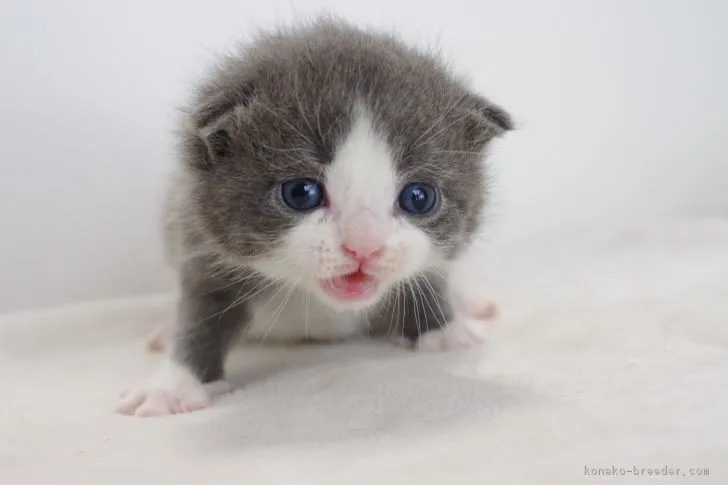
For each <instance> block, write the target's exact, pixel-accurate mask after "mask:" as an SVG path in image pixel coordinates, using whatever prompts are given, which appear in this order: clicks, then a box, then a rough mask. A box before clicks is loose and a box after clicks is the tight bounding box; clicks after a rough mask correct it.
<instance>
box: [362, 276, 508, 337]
mask: <svg viewBox="0 0 728 485" xmlns="http://www.w3.org/2000/svg"><path fill="white" fill-rule="evenodd" d="M453 300H454V301H453ZM496 314H497V307H496V306H495V304H493V303H491V302H488V301H486V300H477V299H475V300H473V299H463V298H457V297H452V298H451V297H449V296H448V292H447V288H446V287H445V285H444V283H443V282H442V281H441V280H440V279H437V278H432V277H425V276H420V277H418V278H416V279H414V280H412V282H411V283H407V284H404V285H402V286H401V287H400V288H398V289H397V290H396V291H394V292H393V294H392V295H390V296H389V298H388V301H387V302H385V303H384V304H383V305H382V306H381V308H380V310H379V311H378V312H377V321H376V324H375V325H373V328H374V329H375V332H378V333H387V334H388V336H389V337H390V339H392V340H393V341H394V342H395V343H398V344H400V345H406V346H411V347H413V348H414V349H415V350H450V349H455V348H467V347H472V346H475V345H479V344H481V343H483V342H485V340H486V338H487V330H488V327H489V325H488V321H489V320H491V319H492V318H494V317H495V316H496Z"/></svg>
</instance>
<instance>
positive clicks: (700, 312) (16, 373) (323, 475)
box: [0, 221, 728, 485]
mask: <svg viewBox="0 0 728 485" xmlns="http://www.w3.org/2000/svg"><path fill="white" fill-rule="evenodd" d="M488 251H489V253H490V254H492V255H493V258H492V259H493V260H494V261H490V262H487V264H485V265H484V266H483V267H484V268H487V269H488V272H487V274H486V275H485V276H483V281H485V282H487V287H488V288H489V290H490V292H491V294H490V295H489V296H492V298H493V299H495V300H496V301H497V302H498V303H499V304H500V306H501V309H502V312H503V315H502V318H501V319H500V321H499V322H498V323H496V324H495V325H496V327H495V329H494V330H493V332H492V338H491V341H490V343H489V344H488V345H486V346H485V347H483V348H480V349H477V350H474V351H468V352H455V353H447V354H422V353H416V352H408V351H405V350H402V349H399V348H395V347H392V346H389V345H387V344H383V343H372V342H355V343H351V344H346V345H330V346H316V347H306V348H296V349H280V348H279V349H264V348H260V347H253V348H240V349H237V350H236V351H235V352H234V354H233V356H232V358H231V360H230V363H229V364H230V365H229V369H230V373H229V375H230V376H231V378H232V380H233V382H234V383H235V384H236V386H237V389H236V391H235V392H234V393H233V394H231V395H228V396H225V397H223V398H221V399H219V400H218V401H216V402H215V403H214V406H213V407H212V408H211V409H208V410H205V411H202V412H197V413H193V414H188V415H178V416H172V417H169V418H156V419H152V418H150V419H142V418H131V417H125V416H119V415H115V414H114V412H113V408H114V405H115V399H116V397H117V394H118V392H119V391H120V390H121V389H122V388H123V387H125V386H126V385H128V384H133V383H134V382H135V381H136V379H141V378H143V377H145V376H146V375H147V374H148V373H149V372H150V370H151V369H152V368H153V367H154V365H155V363H156V361H158V359H159V356H154V355H150V354H147V353H146V352H145V349H144V345H143V344H144V338H145V337H146V336H147V335H148V334H149V333H150V331H151V330H152V329H153V327H154V326H155V325H157V324H158V323H159V322H163V321H165V320H167V319H169V318H171V317H172V306H171V300H170V298H147V299H137V300H131V301H115V302H103V303H94V304H88V305H82V306H76V307H73V308H65V309H58V310H52V311H44V312H32V313H25V314H17V315H11V316H6V317H2V318H1V319H0V384H1V387H0V483H2V484H13V485H14V484H35V483H38V484H66V483H67V484H73V485H83V484H116V483H119V484H122V483H123V484H141V485H143V484H165V483H173V484H187V483H190V484H200V483H203V480H204V481H207V480H209V481H213V482H219V483H226V484H227V483H250V484H266V483H282V484H303V483H311V484H317V485H319V484H327V483H332V484H350V483H352V484H358V483H361V484H381V483H415V484H430V483H431V484H450V483H473V484H486V483H493V484H499V485H500V484H520V483H522V484H551V483H552V484H558V485H563V484H570V483H579V484H581V483H590V482H593V483H615V484H617V483H625V484H627V483H660V484H668V483H681V484H682V483H695V484H707V483H719V484H726V483H728V221H694V222H682V223H674V224H665V225H657V226H656V225H653V226H650V227H642V228H632V229H629V230H623V231H619V232H617V233H612V234H610V235H608V236H606V237H589V238H585V237H583V234H582V236H580V237H578V238H577V237H575V236H574V235H571V236H569V237H566V236H564V237H563V238H562V239H561V240H560V241H557V242H555V243H549V244H545V243H544V244H535V243H534V244H531V245H522V246H519V247H508V248H506V247H498V246H494V247H491V248H490V249H489V250H488ZM479 277H480V276H479ZM678 469H679V470H678ZM655 471H657V473H658V474H659V475H657V476H655V475H653V474H654V473H655ZM612 473H616V474H617V476H616V477H615V476H612V475H611V474H612ZM622 473H624V475H623V476H620V474H622ZM635 473H637V474H638V475H639V477H637V478H635V476H634V475H635ZM663 473H664V474H665V475H662V474H663ZM694 474H700V475H703V476H697V475H694ZM705 474H709V475H708V476H704V475H705ZM594 475H608V476H594Z"/></svg>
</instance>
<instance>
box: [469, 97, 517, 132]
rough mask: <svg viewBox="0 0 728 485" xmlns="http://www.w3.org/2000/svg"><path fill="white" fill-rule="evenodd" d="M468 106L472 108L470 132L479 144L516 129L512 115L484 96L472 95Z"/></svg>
mask: <svg viewBox="0 0 728 485" xmlns="http://www.w3.org/2000/svg"><path fill="white" fill-rule="evenodd" d="M468 108H469V109H470V110H472V116H471V117H470V119H469V121H470V126H469V127H468V134H469V135H470V138H471V140H473V141H475V142H476V143H478V144H484V143H487V142H488V141H489V140H491V139H492V138H494V137H497V136H503V135H505V134H506V133H507V132H509V131H512V130H514V129H515V123H514V121H513V118H512V117H511V115H510V114H509V113H508V112H507V111H506V110H504V109H503V108H501V107H500V106H498V105H496V104H493V103H491V102H490V101H488V100H487V99H485V98H484V97H482V96H478V95H476V94H473V95H471V96H470V97H469V99H468Z"/></svg>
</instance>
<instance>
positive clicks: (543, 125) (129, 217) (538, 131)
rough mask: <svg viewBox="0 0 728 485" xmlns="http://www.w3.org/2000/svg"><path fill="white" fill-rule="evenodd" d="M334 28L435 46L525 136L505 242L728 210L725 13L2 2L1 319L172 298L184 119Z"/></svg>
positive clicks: (505, 214)
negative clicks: (209, 80) (219, 83)
mask: <svg viewBox="0 0 728 485" xmlns="http://www.w3.org/2000/svg"><path fill="white" fill-rule="evenodd" d="M322 10H328V11H333V12H336V13H339V14H341V15H343V16H346V17H347V18H349V19H352V20H355V21H357V22H359V23H362V24H365V25H374V26H379V27H385V28H396V29H397V30H398V31H400V32H401V33H402V34H403V35H404V36H405V37H406V38H408V39H411V40H412V41H416V42H429V43H433V42H437V43H439V45H440V46H441V47H442V48H443V50H444V51H445V52H446V53H447V54H449V55H451V56H452V57H454V58H455V59H456V65H457V66H458V68H459V70H460V71H462V72H464V73H469V74H471V75H472V79H473V83H474V86H475V87H476V88H477V89H479V90H480V91H482V92H483V93H485V94H487V95H489V96H490V97H492V98H493V99H494V100H496V101H498V102H499V103H501V104H503V105H504V106H505V107H507V108H508V109H509V110H510V111H512V112H513V114H514V115H515V116H516V117H517V119H518V121H519V122H520V125H521V130H520V131H519V132H518V133H515V134H513V135H511V136H509V137H508V138H507V139H506V140H504V141H502V142H501V143H500V144H499V145H498V146H497V149H496V153H495V157H494V162H495V163H496V164H497V167H498V194H499V203H498V207H497V211H498V213H499V217H500V220H501V225H500V226H499V227H500V230H501V231H502V234H504V235H505V236H504V237H507V238H515V239H519V238H525V237H530V236H532V235H533V234H538V233H540V232H542V231H550V230H556V229H558V228H561V227H564V226H572V225H576V224H582V223H586V222H591V223H597V224H600V225H602V224H606V223H612V222H614V221H619V220H624V219H627V218H631V219H634V218H643V217H650V218H652V217H659V216H666V215H684V214H692V213H695V214H698V213H726V212H727V209H728V148H727V147H726V142H725V141H723V140H724V137H723V136H724V135H723V133H724V131H725V129H726V126H728V96H727V95H726V93H725V89H726V86H728V69H727V66H728V33H727V32H726V31H727V29H726V28H725V25H726V23H727V22H728V2H724V1H722V0H702V1H701V0H684V1H677V0H651V1H647V0H621V1H618V0H614V1H607V0H603V1H596V0H595V1H585V0H559V1H556V0H553V1H550V2H544V1H541V0H509V1H507V2H506V1H503V0H499V1H490V0H478V1H476V0H472V1H465V0H439V1H435V0H366V1H360V0H329V1H326V0H284V1H278V0H266V1H248V0H206V1H199V0H176V1H166V2H163V1H161V0H126V1H121V0H119V1H115V2H111V1H108V0H107V1H104V0H88V1H80V0H63V1H59V0H10V2H9V3H8V1H7V0H5V1H4V2H3V4H2V8H0V108H1V109H0V127H1V128H2V129H0V223H1V224H0V310H14V309H21V308H28V307H33V306H46V305H53V304H58V303H63V302H70V301H77V300H81V299H90V298H99V297H105V296H109V295H117V294H135V293H144V292H150V291H157V290H159V289H162V288H164V285H165V275H164V270H163V259H162V255H161V249H160V243H159V238H158V230H157V222H158V203H159V199H160V189H161V187H162V183H163V180H164V173H165V172H166V170H167V169H168V167H169V164H170V151H169V142H170V137H169V134H168V132H169V128H170V120H171V118H172V115H173V109H174V106H175V104H176V103H178V102H179V101H180V100H181V99H182V98H183V96H184V92H185V86H186V84H187V83H188V82H189V81H190V80H192V79H194V77H195V75H197V74H198V73H199V71H200V69H201V68H202V67H204V66H205V62H206V61H208V60H209V59H210V55H211V53H212V52H215V51H217V50H219V49H222V48H225V47H227V46H230V45H231V44H232V43H233V42H234V41H235V40H236V39H239V38H241V37H245V36H246V35H249V34H250V33H251V32H252V31H253V29H254V28H255V27H256V26H266V25H270V24H271V23H272V22H274V21H277V20H290V19H293V18H296V17H297V16H301V15H304V14H310V13H315V12H318V11H322Z"/></svg>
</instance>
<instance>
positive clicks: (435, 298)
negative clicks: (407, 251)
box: [418, 275, 450, 338]
mask: <svg viewBox="0 0 728 485" xmlns="http://www.w3.org/2000/svg"><path fill="white" fill-rule="evenodd" d="M418 276H419V278H420V279H422V281H423V282H424V283H425V287H426V288H427V289H428V290H429V291H430V294H431V295H432V299H433V301H434V302H435V305H437V308H438V310H439V311H440V315H441V316H442V322H438V326H439V327H440V328H441V329H442V331H443V332H445V336H446V337H447V338H450V337H449V335H448V332H447V323H448V322H447V318H446V317H445V312H444V311H443V309H442V305H440V302H439V301H438V300H439V298H438V296H437V293H436V292H435V289H434V288H433V287H432V284H431V283H430V282H429V281H427V278H425V277H423V276H421V275H418ZM428 306H430V310H431V311H432V313H433V314H434V313H435V310H433V309H432V306H431V305H429V303H428Z"/></svg>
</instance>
